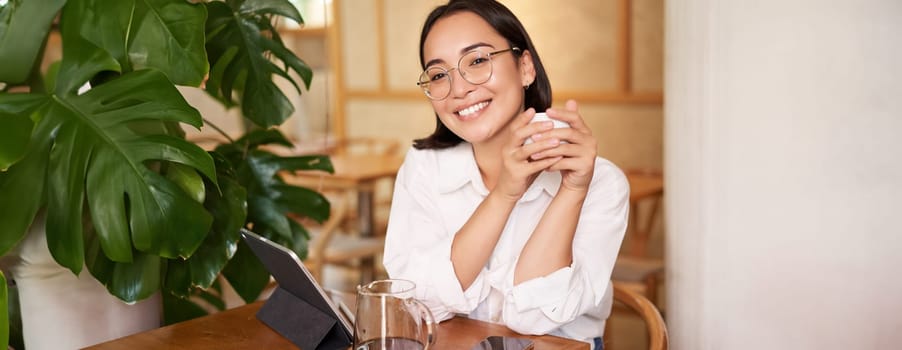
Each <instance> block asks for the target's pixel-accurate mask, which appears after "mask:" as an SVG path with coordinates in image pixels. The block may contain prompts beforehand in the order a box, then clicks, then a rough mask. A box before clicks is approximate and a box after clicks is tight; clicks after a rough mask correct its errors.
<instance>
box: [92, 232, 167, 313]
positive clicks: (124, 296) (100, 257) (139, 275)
mask: <svg viewBox="0 0 902 350" xmlns="http://www.w3.org/2000/svg"><path fill="white" fill-rule="evenodd" d="M84 242H85V248H86V250H85V256H86V259H85V265H86V266H87V267H88V271H90V272H91V275H93V276H94V278H96V279H97V280H98V281H99V282H100V283H102V284H103V285H104V286H106V288H107V290H108V291H109V292H110V294H112V295H114V296H116V297H117V298H119V299H121V300H123V301H125V302H128V303H132V302H136V301H138V300H142V299H145V298H148V297H150V296H151V295H153V294H154V293H156V292H157V291H158V290H159V289H160V284H161V278H162V277H161V276H162V271H161V268H162V266H161V264H162V260H161V258H160V257H159V256H155V255H151V254H146V253H142V252H139V251H134V252H133V256H134V258H133V259H132V261H131V262H116V261H113V260H110V259H109V258H107V256H106V254H104V253H103V250H102V248H101V242H100V239H99V237H98V235H97V233H96V232H95V231H94V230H93V229H92V228H90V227H89V228H88V229H87V230H85V231H84Z"/></svg>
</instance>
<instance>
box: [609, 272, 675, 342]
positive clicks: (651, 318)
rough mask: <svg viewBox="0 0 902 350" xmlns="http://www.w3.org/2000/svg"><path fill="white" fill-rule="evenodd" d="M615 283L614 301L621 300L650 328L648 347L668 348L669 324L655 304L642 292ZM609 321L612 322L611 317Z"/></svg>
mask: <svg viewBox="0 0 902 350" xmlns="http://www.w3.org/2000/svg"><path fill="white" fill-rule="evenodd" d="M613 284H614V301H615V302H620V303H622V304H623V305H624V306H626V307H627V308H629V309H631V310H632V311H634V312H635V313H636V314H638V315H639V317H640V318H642V321H643V322H644V323H645V328H646V329H647V330H648V349H649V350H666V349H667V347H668V346H669V339H668V336H667V325H666V324H665V323H664V318H663V317H661V313H660V312H658V308H657V307H655V304H653V303H652V302H651V301H650V300H648V298H646V297H645V296H643V295H642V294H639V293H637V292H635V291H633V290H631V289H629V288H627V287H625V286H623V285H622V284H621V283H619V282H613ZM608 322H610V318H609V319H608Z"/></svg>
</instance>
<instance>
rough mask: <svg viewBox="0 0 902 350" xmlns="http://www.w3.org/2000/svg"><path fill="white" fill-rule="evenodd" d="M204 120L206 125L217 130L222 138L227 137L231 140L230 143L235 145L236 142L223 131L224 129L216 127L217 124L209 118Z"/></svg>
mask: <svg viewBox="0 0 902 350" xmlns="http://www.w3.org/2000/svg"><path fill="white" fill-rule="evenodd" d="M203 120H204V124H205V125H209V126H210V127H211V128H213V130H216V131H217V132H218V133H219V134H220V135H222V137H225V138H226V140H229V143H235V140H233V139H232V138H231V137H229V134H226V132H225V131H222V129H221V128H220V127H218V126H216V124H214V123H213V122H211V121H210V120H209V119H207V118H203Z"/></svg>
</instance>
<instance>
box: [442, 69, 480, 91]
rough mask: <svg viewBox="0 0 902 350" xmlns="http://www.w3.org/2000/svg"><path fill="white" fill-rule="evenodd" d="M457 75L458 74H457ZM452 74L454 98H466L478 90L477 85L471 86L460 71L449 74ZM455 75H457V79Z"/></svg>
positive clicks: (456, 70) (455, 70)
mask: <svg viewBox="0 0 902 350" xmlns="http://www.w3.org/2000/svg"><path fill="white" fill-rule="evenodd" d="M455 73H457V74H455ZM448 74H451V95H453V96H454V97H464V96H467V94H469V93H470V91H473V90H474V89H475V88H476V85H473V84H471V83H470V82H469V81H467V79H464V73H463V72H461V71H460V69H457V68H455V69H454V73H451V72H449V73H448ZM454 75H457V76H456V77H455V76H454Z"/></svg>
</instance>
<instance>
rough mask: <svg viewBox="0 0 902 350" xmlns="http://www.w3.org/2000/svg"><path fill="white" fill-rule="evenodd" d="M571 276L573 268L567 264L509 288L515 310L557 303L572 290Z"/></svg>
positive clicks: (525, 309)
mask: <svg viewBox="0 0 902 350" xmlns="http://www.w3.org/2000/svg"><path fill="white" fill-rule="evenodd" d="M572 278H573V268H572V267H569V266H568V267H563V268H561V269H559V270H557V271H555V272H552V273H551V274H549V275H547V276H543V277H537V278H533V279H531V280H528V281H525V282H523V283H520V284H519V285H517V286H515V287H514V288H513V289H512V290H511V296H512V297H513V301H514V305H515V306H516V307H517V312H525V311H528V310H530V309H535V308H540V307H543V306H548V305H556V304H558V303H559V302H560V301H561V300H562V299H565V298H566V296H567V295H568V294H570V293H572V292H573V291H572V290H571V289H572V286H571V285H570V284H571V283H570V280H571V279H572Z"/></svg>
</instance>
